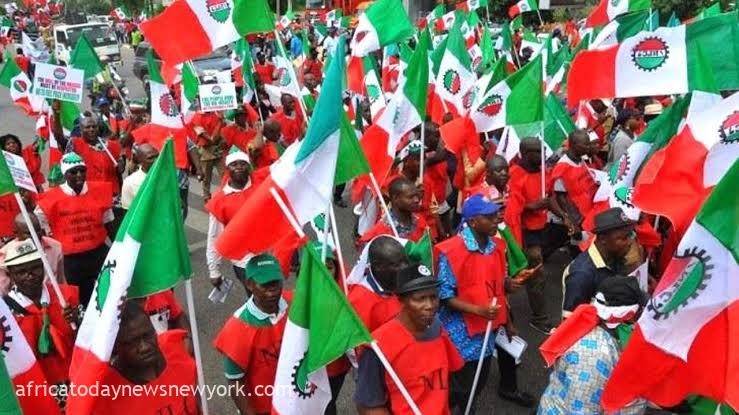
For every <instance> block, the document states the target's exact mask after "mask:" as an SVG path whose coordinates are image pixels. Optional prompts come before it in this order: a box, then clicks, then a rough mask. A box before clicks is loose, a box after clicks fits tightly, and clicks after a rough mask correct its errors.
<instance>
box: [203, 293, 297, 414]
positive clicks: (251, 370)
mask: <svg viewBox="0 0 739 415" xmlns="http://www.w3.org/2000/svg"><path fill="white" fill-rule="evenodd" d="M286 294H288V292H285V291H283V298H285V299H286V300H288V302H289V301H290V299H291V298H292V296H291V295H286ZM287 319H288V316H287V315H285V316H283V317H282V319H280V321H279V322H278V323H277V324H276V325H269V326H261V327H256V326H253V325H251V324H248V323H246V322H245V321H243V320H241V319H240V318H238V317H235V316H231V317H230V318H229V319H228V321H226V325H224V326H223V328H222V329H221V332H220V333H218V336H217V337H216V338H215V340H214V341H213V345H214V346H215V348H216V350H218V351H219V352H221V353H222V354H224V355H226V357H228V358H229V359H231V360H232V361H233V362H234V363H236V364H237V365H238V366H239V367H240V368H241V369H242V370H243V371H244V374H245V376H246V377H245V382H246V389H247V392H248V393H249V404H250V405H251V407H252V409H254V411H256V412H257V413H269V412H270V411H271V409H272V397H271V396H266V394H264V393H260V394H257V393H256V392H257V391H256V390H255V389H256V387H257V386H259V385H261V386H260V389H263V388H264V387H265V386H266V385H270V386H271V385H273V384H274V383H275V377H276V376H277V360H278V359H279V356H280V346H281V345H282V335H283V333H284V331H285V324H286V323H287ZM259 395H262V396H259Z"/></svg>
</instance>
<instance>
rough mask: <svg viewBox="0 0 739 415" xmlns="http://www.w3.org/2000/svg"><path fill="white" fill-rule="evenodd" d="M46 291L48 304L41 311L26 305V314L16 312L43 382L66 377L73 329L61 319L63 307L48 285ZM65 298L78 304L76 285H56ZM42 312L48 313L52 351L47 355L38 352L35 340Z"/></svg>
mask: <svg viewBox="0 0 739 415" xmlns="http://www.w3.org/2000/svg"><path fill="white" fill-rule="evenodd" d="M47 288H48V290H49V306H48V307H46V310H45V311H43V310H42V309H41V308H39V307H37V306H36V305H35V304H32V305H30V306H28V307H25V309H26V312H27V314H26V315H23V314H15V319H16V321H18V326H19V327H20V329H21V331H22V332H23V335H24V336H25V337H26V341H28V344H29V345H30V346H31V349H33V354H34V355H35V356H36V360H37V361H38V363H39V365H40V366H41V370H42V371H43V372H44V376H45V377H46V381H47V382H49V383H50V384H54V383H59V382H64V381H67V380H69V365H70V363H71V362H72V349H73V347H74V338H75V332H74V331H72V328H71V327H70V326H69V323H68V322H67V320H66V319H65V318H64V310H63V309H62V306H61V304H59V299H58V298H57V296H56V293H55V292H53V290H52V289H51V286H47ZM59 288H60V289H61V291H62V295H63V296H64V299H65V300H66V301H67V304H69V305H70V306H71V307H77V306H78V305H79V303H80V301H79V295H78V292H77V287H73V286H70V285H66V284H59ZM44 312H45V313H46V314H47V315H48V316H49V324H50V326H49V334H50V335H51V342H52V350H51V351H50V352H49V353H48V354H47V355H41V354H39V352H38V339H39V336H40V335H41V327H42V326H43V322H44V317H43V316H44Z"/></svg>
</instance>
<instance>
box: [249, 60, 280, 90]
mask: <svg viewBox="0 0 739 415" xmlns="http://www.w3.org/2000/svg"><path fill="white" fill-rule="evenodd" d="M254 72H255V73H256V74H257V76H258V77H259V79H260V80H261V81H262V83H264V84H265V85H269V84H271V83H272V74H274V73H275V66H274V65H272V64H271V63H269V62H266V63H265V64H264V65H262V64H259V63H255V64H254Z"/></svg>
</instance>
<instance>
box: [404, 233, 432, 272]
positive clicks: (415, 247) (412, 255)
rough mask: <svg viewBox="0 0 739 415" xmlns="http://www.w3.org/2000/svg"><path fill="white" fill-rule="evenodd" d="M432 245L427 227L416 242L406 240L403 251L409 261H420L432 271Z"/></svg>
mask: <svg viewBox="0 0 739 415" xmlns="http://www.w3.org/2000/svg"><path fill="white" fill-rule="evenodd" d="M432 246H433V244H432V243H431V233H430V232H429V230H428V228H427V229H426V232H424V233H423V236H422V237H421V239H419V240H418V242H413V241H411V240H408V242H406V243H405V253H406V254H407V255H408V258H409V259H410V260H411V261H416V262H420V263H421V264H423V265H426V267H428V269H430V270H432V272H433V269H434V255H433V251H432Z"/></svg>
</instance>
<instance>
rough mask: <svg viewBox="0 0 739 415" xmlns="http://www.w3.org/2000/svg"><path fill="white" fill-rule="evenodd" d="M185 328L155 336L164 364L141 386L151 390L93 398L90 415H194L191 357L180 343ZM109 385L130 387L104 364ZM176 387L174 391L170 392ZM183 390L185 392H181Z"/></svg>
mask: <svg viewBox="0 0 739 415" xmlns="http://www.w3.org/2000/svg"><path fill="white" fill-rule="evenodd" d="M186 335H187V332H186V331H185V330H170V331H167V332H164V333H162V334H160V335H159V336H158V342H159V348H160V349H161V350H162V354H163V355H164V359H165V360H166V361H167V366H166V367H165V368H164V371H163V372H162V373H161V374H160V375H159V377H158V378H156V379H155V380H153V381H151V382H149V383H147V384H146V385H142V387H144V386H145V387H146V388H147V389H148V390H151V391H153V392H151V393H147V394H143V393H142V394H141V396H135V395H134V394H133V393H131V394H127V395H123V396H118V398H117V399H116V400H113V399H112V398H99V399H96V400H95V407H94V408H93V410H92V415H118V414H120V415H128V414H136V415H162V414H163V415H198V414H199V413H200V411H199V409H198V403H197V400H196V399H195V395H194V394H191V393H189V392H190V390H188V389H189V388H192V391H194V388H195V386H196V385H197V374H196V369H195V360H194V359H193V358H192V356H190V354H189V353H188V352H187V350H186V349H185V346H184V341H183V339H184V337H185V336H186ZM101 383H103V384H105V385H110V386H111V387H118V386H119V385H120V386H122V387H125V388H132V387H133V386H134V384H132V383H131V382H130V381H129V380H128V379H126V378H124V377H123V376H122V375H121V374H120V373H118V371H117V370H115V369H114V368H112V367H108V370H107V373H106V374H105V375H104V378H103V382H101ZM134 390H135V389H134ZM173 390H177V391H178V393H173V392H171V391H173ZM182 392H185V393H182Z"/></svg>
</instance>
